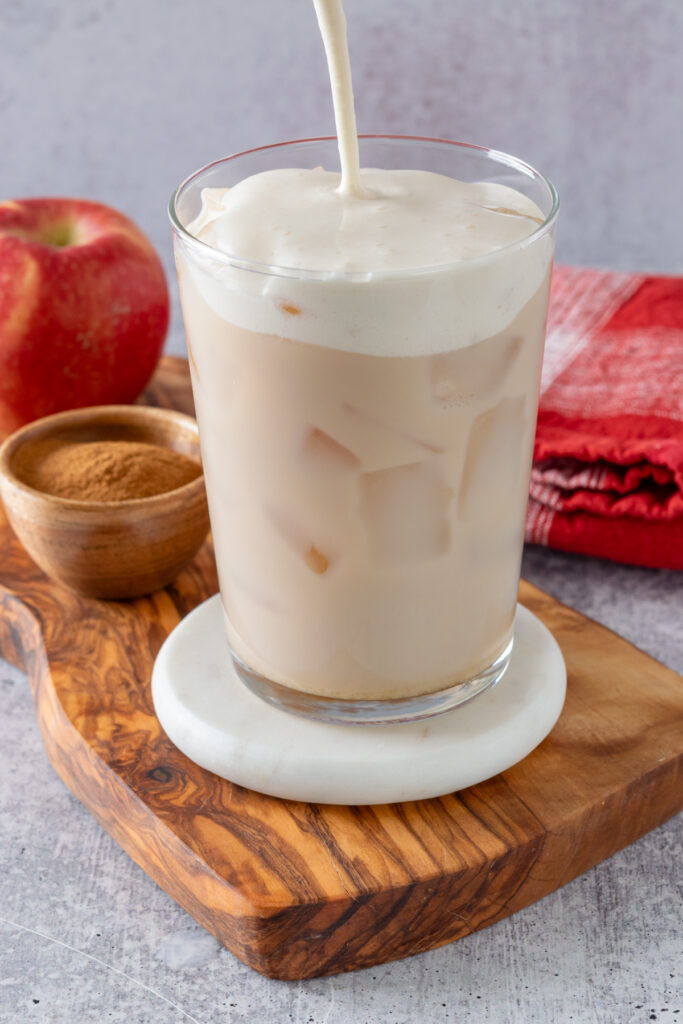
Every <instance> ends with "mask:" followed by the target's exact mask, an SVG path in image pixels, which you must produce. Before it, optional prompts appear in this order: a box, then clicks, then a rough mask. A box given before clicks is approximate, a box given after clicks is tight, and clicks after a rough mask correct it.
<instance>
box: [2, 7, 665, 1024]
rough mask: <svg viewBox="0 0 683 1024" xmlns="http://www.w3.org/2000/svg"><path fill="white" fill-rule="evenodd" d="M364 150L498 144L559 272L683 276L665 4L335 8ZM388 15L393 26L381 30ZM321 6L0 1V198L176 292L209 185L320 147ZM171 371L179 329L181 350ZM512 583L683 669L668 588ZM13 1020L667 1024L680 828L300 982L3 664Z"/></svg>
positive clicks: (559, 563)
mask: <svg viewBox="0 0 683 1024" xmlns="http://www.w3.org/2000/svg"><path fill="white" fill-rule="evenodd" d="M346 8H347V16H348V19H349V25H350V38H351V48H352V61H353V66H354V72H355V84H356V94H357V105H358V121H359V126H360V128H361V130H366V131H371V130H393V131H403V132H415V133H424V134H434V135H446V136H450V137H459V138H462V139H465V140H468V141H474V142H480V143H483V144H486V145H491V146H494V147H497V148H501V149H506V150H508V151H510V152H513V153H515V154H517V155H519V156H521V157H524V158H526V159H527V160H529V161H531V162H532V163H534V164H536V166H538V167H539V168H540V169H541V170H543V171H545V172H546V173H547V174H548V175H549V176H550V177H551V178H553V179H554V180H555V182H556V184H557V185H558V187H559V189H560V191H561V193H562V197H563V207H564V208H563V214H562V221H561V230H560V244H559V257H560V258H561V259H563V260H565V261H567V262H575V263H583V264H593V265H601V266H607V267H614V268H617V267H619V268H632V269H652V270H661V271H663V272H671V273H674V272H682V271H683V243H682V242H681V237H682V235H683V232H682V228H683V199H682V196H683V190H681V189H680V182H679V178H680V173H679V171H680V167H681V166H683V133H682V132H681V121H682V113H683V109H682V97H683V60H682V59H681V38H683V4H681V2H680V0H618V2H614V0H516V2H515V3H510V2H508V0H488V2H486V3H480V4H471V3H469V4H466V3H464V2H463V3H459V4H457V3H453V2H451V0H346ZM385 19H387V20H386V22H385ZM324 76H325V69H324V65H323V59H322V54H321V49H320V45H319V41H318V37H317V29H316V27H315V24H314V20H313V17H312V12H311V10H310V0H251V3H247V2H246V0H242V2H239V3H238V2H236V0H197V2H194V3H189V2H188V0H183V2H180V0H166V2H162V0H100V2H99V3H97V2H93V0H87V2H86V0H23V2H22V0H0V137H1V138H2V139H3V147H2V157H1V158H0V196H2V197H3V198H12V197H21V196H26V195H41V194H71V195H79V196H87V197H90V198H93V199H98V200H101V201H103V202H106V203H110V204H111V205H113V206H116V207H119V208H120V209H122V210H124V211H125V212H126V213H128V214H129V215H130V216H131V217H133V219H135V220H136V221H137V222H138V223H139V224H140V225H141V226H142V227H143V228H144V229H145V230H146V231H147V233H148V234H149V235H150V237H151V238H152V240H153V241H154V243H155V244H156V246H157V248H158V249H159V250H160V252H161V254H162V257H163V258H164V261H165V263H166V266H167V269H168V271H169V278H170V281H171V285H172V289H173V294H174V297H175V285H174V282H173V279H172V264H171V248H170V232H169V229H168V226H167V222H166V214H165V206H166V201H167V198H168V195H169V194H170V192H171V190H172V188H173V187H174V186H175V185H176V184H177V183H178V181H179V180H180V179H181V178H183V177H184V176H185V175H186V174H188V173H189V172H190V171H192V170H194V169H195V168H196V167H198V166H199V165H200V164H202V163H205V162H207V161H208V160H211V159H214V158H216V157H218V156H222V155H225V154H226V153H228V152H232V151H235V150H238V149H242V148H247V147H249V146H251V145H258V144H261V143H266V142H271V141H275V140H278V139H283V138H287V137H297V136H303V135H310V134H326V133H329V132H330V131H331V126H332V115H331V110H330V101H329V96H328V92H327V86H326V82H325V77H324ZM169 347H170V349H171V350H173V351H182V348H183V335H182V328H181V326H180V320H179V317H178V316H177V312H176V316H175V319H174V322H173V327H172V331H171V335H170V339H169ZM524 572H525V575H526V577H527V578H529V579H530V580H531V581H532V582H534V583H537V584H538V585H539V586H542V587H544V588H545V589H547V590H549V591H550V592H551V593H554V594H555V595H556V596H558V597H560V598H561V599H563V600H565V601H566V602H567V603H569V604H571V605H573V606H574V607H577V608H579V609H581V610H583V611H585V612H587V613H588V614H590V615H592V616H594V617H595V618H597V619H599V620H601V621H603V622H605V623H606V624H607V625H609V626H611V627H612V628H613V629H615V630H616V631H617V632H620V633H622V634H624V635H625V636H627V637H628V638H630V639H631V640H633V641H634V642H635V643H637V644H638V645H639V646H641V647H644V648H645V649H646V650H649V651H650V652H651V653H652V654H654V655H655V656H657V657H659V658H660V659H661V660H663V661H664V662H665V663H667V664H669V665H671V666H672V667H674V668H677V669H678V670H679V671H681V670H683V639H682V638H681V631H680V620H681V615H680V609H681V607H682V606H683V574H673V573H664V572H650V571H647V570H638V569H632V568H628V567H624V566H614V565H610V564H608V563H603V562H599V561H596V560H592V559H582V558H573V557H569V556H566V555H562V554H560V553H558V552H552V551H543V550H541V549H537V548H536V549H535V548H530V549H529V550H528V551H527V553H526V556H525V564H524ZM0 693H2V701H3V703H2V712H3V726H2V739H1V742H0V1021H2V1022H3V1024H4V1022H5V1021H8V1022H12V1024H15V1022H17V1024H23V1022H25V1021H34V1020H35V1021H41V1022H49V1024H81V1022H97V1024H101V1022H104V1021H112V1022H116V1021H120V1022H124V1021H125V1022H127V1024H157V1022H158V1024H175V1022H176V1021H177V1022H179V1024H180V1022H184V1021H188V1020H190V1021H195V1022H196V1024H218V1022H226V1024H247V1022H249V1024H289V1022H292V1024H385V1022H394V1024H414V1022H418V1021H420V1022H424V1024H431V1022H447V1021H458V1022H460V1024H570V1022H578V1024H641V1022H646V1021H650V1020H659V1021H665V1022H669V1024H675V1021H677V1020H680V1019H681V1016H680V1015H679V1014H683V986H682V982H681V968H680V964H681V932H680V921H681V898H680V897H681V891H680V880H681V879H680V868H679V865H680V862H681V852H682V849H683V846H682V844H683V822H682V821H681V819H680V818H679V819H677V820H675V821H673V822H670V823H669V824H667V825H665V826H663V827H662V828H660V829H658V830H656V831H655V832H653V833H651V834H650V835H649V836H646V837H645V838H644V839H642V840H641V841H640V842H638V843H635V844H634V845H633V846H631V847H630V848H628V849H627V850H624V851H622V852H621V853H620V854H618V855H617V856H615V857H613V858H612V859H611V860H609V861H607V862H606V863H604V864H602V865H600V866H598V867H597V868H596V869H594V870H593V871H591V872H588V873H587V874H586V875H584V876H582V877H581V878H579V879H577V880H576V881H575V882H573V883H571V884H570V885H568V886H565V887H564V888H563V889H562V890H560V891H559V892H557V893H555V894H553V895H551V896H549V897H547V898H546V899H545V900H542V901H541V902H540V903H538V904H536V905H534V906H533V907H530V908H528V909H526V910H525V911H523V912H521V913H520V914H517V915H516V916H514V917H512V918H509V919H508V920H506V921H502V922H500V923H499V924H497V925H495V926H493V927H492V928H489V929H487V930H485V931H483V932H480V933H478V934H476V935H473V936H470V937H469V938H467V939H464V940H462V941H460V942H458V943H456V944H455V945H452V946H447V947H445V948H443V949H441V950H435V951H433V952H430V953H426V954H424V955H422V956H419V957H414V958H412V959H410V960H406V961H403V962H400V963H396V964H389V965H385V966H384V967H379V968H375V969H372V970H368V971H361V972H357V973H355V974H351V975H345V976H341V977H337V978H332V979H324V980H318V981H311V982H302V983H298V984H296V983H282V982H272V981H266V980H264V979H263V978H261V977H260V976H258V975H256V974H254V973H253V972H251V971H250V970H249V969H248V968H246V967H244V966H243V965H242V964H241V963H239V961H237V960H236V959H235V958H234V957H232V956H231V955H230V954H229V953H228V952H227V951H226V950H224V949H222V948H221V947H219V946H218V944H217V943H216V942H214V940H213V939H212V938H211V937H210V936H208V935H207V933H206V932H204V931H203V930H202V929H200V928H199V927H198V926H196V925H195V924H194V923H193V922H192V920H191V919H190V918H189V917H188V916H187V915H186V914H185V913H184V912H183V911H182V910H180V908H179V907H177V906H176V905H175V904H174V903H173V902H172V901H171V900H170V899H169V898H168V897H167V896H166V895H165V894H164V893H163V892H161V890H159V889H158V888H157V887H156V886H155V885H154V884H153V883H152V882H151V881H150V880H149V879H148V878H147V877H146V876H145V875H144V874H143V872H142V871H140V869H138V868H137V867H136V866H135V865H134V864H133V863H132V862H131V861H130V860H129V859H128V857H127V856H126V855H125V854H123V853H122V852H121V851H120V850H119V849H118V847H117V846H116V845H115V844H114V842H113V841H112V840H111V839H110V838H109V836H108V835H107V834H106V833H105V832H104V831H103V830H102V829H100V828H99V826H98V825H97V824H96V823H95V821H94V820H93V819H92V818H90V816H89V815H88V814H87V813H86V812H85V810H84V809H83V808H82V807H81V806H80V805H79V804H78V803H77V801H76V800H75V799H74V798H73V797H72V796H71V794H70V793H69V792H68V791H67V790H66V789H65V787H64V786H63V785H62V783H61V782H60V781H59V780H58V779H57V777H56V776H55V774H54V772H53V771H52V769H51V768H50V766H49V764H48V762H47V759H46V756H45V754H44V752H43V749H42V746H41V743H40V739H39V736H38V731H37V727H36V725H35V719H34V715H33V708H32V704H31V699H30V694H29V691H28V686H27V683H26V680H25V677H24V676H23V675H22V674H21V673H20V672H17V671H16V670H13V669H11V668H10V667H9V666H7V665H5V664H4V663H2V662H0Z"/></svg>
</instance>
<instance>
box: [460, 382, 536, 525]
mask: <svg viewBox="0 0 683 1024" xmlns="http://www.w3.org/2000/svg"><path fill="white" fill-rule="evenodd" d="M525 406H526V401H525V399H524V398H523V397H520V398H503V399H501V401H500V402H499V403H498V404H497V405H496V406H494V407H493V408H492V409H488V410H487V411H486V412H483V413H481V414H480V415H479V416H477V418H476V419H475V421H474V423H473V424H472V427H471V429H470V435H469V438H468V441H467V451H466V453H465V464H464V467H463V472H462V478H461V481H460V493H459V497H458V518H459V519H460V520H462V521H464V522H474V521H476V520H477V519H481V518H490V517H491V515H492V514H493V515H495V514H496V513H498V514H500V511H501V503H503V502H506V501H509V496H510V493H511V492H515V493H516V492H517V491H518V490H519V483H520V474H521V472H522V471H523V470H525V469H526V465H525V459H526V455H527V452H526V448H525V444H524V441H525V434H526V432H527V418H526V410H525Z"/></svg>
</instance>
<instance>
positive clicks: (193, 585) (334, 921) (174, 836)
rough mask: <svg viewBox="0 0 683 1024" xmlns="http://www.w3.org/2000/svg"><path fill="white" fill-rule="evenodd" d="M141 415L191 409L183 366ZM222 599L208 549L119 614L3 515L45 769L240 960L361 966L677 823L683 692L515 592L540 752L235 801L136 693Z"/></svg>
mask: <svg viewBox="0 0 683 1024" xmlns="http://www.w3.org/2000/svg"><path fill="white" fill-rule="evenodd" d="M146 397H147V400H148V401H150V402H153V403H155V404H160V405H164V406H173V407H174V408H179V409H182V410H184V411H191V407H192V400H191V396H190V386H189V379H188V372H187V364H186V363H185V362H184V361H183V360H179V359H170V358H166V359H164V360H163V361H162V363H161V365H160V368H159V371H158V373H157V375H156V377H155V379H154V381H153V384H152V385H151V387H150V388H149V389H148V392H147V396H146ZM216 589H217V586H216V576H215V568H214V564H213V554H212V550H211V547H210V543H209V542H207V543H206V544H205V545H204V547H203V548H202V550H201V551H200V553H199V555H198V557H197V558H196V560H195V562H194V563H193V564H192V565H191V566H190V567H189V569H187V570H186V571H185V572H183V573H182V575H181V576H180V577H179V578H178V580H177V581H176V583H175V585H174V586H171V587H168V588H167V589H166V590H163V591H159V592H158V593H155V594H152V595H150V596H149V597H145V598H141V599H138V600H135V601H130V602H98V601H95V600H87V599H83V598H79V597H76V596H75V595H74V594H72V593H71V592H69V591H68V590H65V589H64V588H63V587H61V586H60V585H59V584H57V583H53V582H52V581H50V580H49V579H47V578H46V577H45V576H44V575H43V574H42V573H41V571H40V570H39V569H37V568H36V567H35V566H34V565H33V564H32V562H31V561H30V560H29V558H28V556H27V555H26V554H25V552H24V551H23V549H22V548H21V546H20V545H19V543H18V541H17V540H16V539H15V538H14V536H13V534H12V532H11V530H10V528H9V526H8V524H7V522H6V520H5V519H4V515H3V514H2V513H1V512H0V604H1V608H2V611H1V613H0V651H1V652H2V654H3V655H4V656H5V658H8V659H9V660H10V661H12V662H14V663H15V664H17V665H21V666H25V667H26V669H27V671H28V674H29V678H30V682H31V687H32V689H33V695H34V698H35V704H36V711H37V716H38V723H39V726H40V731H41V733H42V737H43V742H44V744H45V747H46V750H47V753H48V756H49V758H50V760H51V762H52V764H53V765H54V767H55V769H56V770H57V772H58V774H59V775H60V776H61V778H62V779H63V780H64V782H65V783H66V785H67V786H68V787H69V788H70V789H71V790H72V791H73V793H75V795H76V796H77V797H78V798H79V799H80V800H81V801H82V802H83V804H84V805H85V806H86V807H87V809H88V810H89V811H90V812H91V814H93V815H94V817H95V818H96V819H97V821H99V822H100V824H101V825H102V826H103V827H104V828H105V829H107V831H108V832H109V833H110V834H111V835H112V836H113V837H114V839H115V840H116V841H117V842H118V843H119V844H120V845H121V846H122V847H123V849H124V850H126V851H127V852H128V853H129V854H130V856H131V857H132V858H133V859H134V860H135V861H136V862H137V863H138V864H139V865H140V866H141V867H142V868H143V869H144V870H145V871H146V872H147V873H148V874H149V875H150V876H151V877H152V878H153V879H154V880H155V881H156V882H157V883H158V884H159V885H160V886H161V887H162V888H163V889H165V890H166V892H168V893H169V894H170V895H171V896H172V897H173V898H174V899H175V900H177V901H178V903H180V904H181V906H183V907H185V909H186V910H187V911H188V912H189V913H190V914H191V915H192V916H193V917H194V918H196V919H197V921H199V922H200V923H201V924H202V925H204V926H205V927H206V928H207V929H208V930H209V931H210V932H212V933H213V934H214V935H215V936H216V937H217V938H218V939H220V941H221V942H222V943H224V944H225V945H226V946H227V947H228V949H230V950H232V952H233V953H235V955H236V956H238V957H240V959H242V960H243V961H244V962H245V963H247V964H249V965H250V966H251V967H253V968H255V969H256V970H257V971H261V972H262V973H263V974H266V975H269V976H271V977H275V978H291V979H293V978H308V977H313V976H316V975H322V974H333V973H335V972H339V971H348V970H353V969H354V968H358V967H367V966H370V965H372V964H376V963H380V962H383V961H386V960H392V959H397V958H399V957H404V956H408V955H410V954H412V953H418V952H421V951H423V950H427V949H431V948H433V947H434V946H440V945H442V944H444V943H447V942H452V941H453V940H454V939H458V938H460V937H461V936H463V935H467V934H468V933H469V932H472V931H474V930H475V929H478V928H483V927H485V926H486V925H488V924H492V923H493V922H494V921H499V920H500V919H501V918H503V917H505V916H506V915H508V914H512V913H514V912H515V911H517V910H521V909H522V908H523V907H525V906H527V905H528V904H529V903H532V902H533V901H534V900H537V899H540V898H541V897H542V896H545V895H546V894H547V893H549V892H552V891H553V890H554V889H557V888H558V887H559V886H561V885H564V884H565V882H568V881H569V880H570V879H572V878H575V877H576V876H577V875H579V874H581V873H582V872H583V871H586V870H587V869H588V868H590V867H592V865H594V864H596V863H598V861H601V860H603V859H604V858H605V857H609V856H610V855H611V854H613V853H614V852H615V851H617V850H619V849H621V847H623V846H626V845H627V844H628V843H631V842H633V841H634V840H635V839H637V838H638V837H639V836H642V835H643V834H644V833H645V832H647V831H648V830H649V829H652V828H654V827H655V826H656V825H659V824H660V823H661V822H663V821H666V819H667V818H669V817H670V816H671V815H673V814H674V813H675V812H676V811H678V810H679V809H680V808H681V807H682V806H683V785H681V761H682V753H683V726H682V719H683V685H682V682H681V679H680V677H679V676H678V675H676V673H674V672H672V671H670V670H669V669H667V668H665V667H664V666H662V665H660V664H659V663H658V662H657V661H655V660H654V659H652V658H650V657H649V656H647V655H646V654H644V653H642V652H641V651H639V650H637V649H636V648H634V647H632V646H631V645H630V644H628V643H627V642H626V641H625V640H623V639H621V638H620V637H618V636H616V635H615V634H614V633H611V632H610V631H609V630H607V629H604V628H603V627H602V626H599V625H597V624H596V623H594V622H592V621H590V620H589V619H587V618H585V617H584V616H583V615H580V614H579V613H578V612H575V611H572V610H571V609H569V608H567V607H565V606H563V605H561V604H559V603H558V602H557V601H555V600H554V599H553V598H551V597H549V596H548V595H547V594H543V593H542V592H541V591H539V590H536V589H535V588H534V587H532V586H530V585H529V584H527V583H524V582H523V583H522V585H521V588H520V598H521V600H522V601H523V603H524V604H526V605H527V606H528V607H529V608H530V609H531V610H532V611H533V612H534V613H535V614H536V615H538V616H539V618H540V619H542V621H543V622H544V623H545V624H546V625H547V626H548V627H549V628H550V629H551V630H552V632H553V633H554V635H555V637H556V639H557V640H558V642H559V644H560V647H561V648H562V651H563V653H564V657H565V659H566V662H567V669H568V692H567V702H566V706H565V710H564V712H563V714H562V716H561V718H560V721H559V723H558V724H557V726H556V727H555V729H554V730H553V732H552V733H551V734H550V736H549V737H548V738H547V739H546V740H545V741H544V742H543V743H542V744H541V746H540V747H538V748H537V749H536V750H535V751H534V752H533V753H532V754H530V755H529V757H527V758H525V759H524V760H523V761H522V762H521V763H520V764H517V765H516V766H515V767H513V768H510V769H509V770H508V771H506V772H503V773H502V774H501V775H498V776H497V777H496V778H493V779H490V780H489V781H488V782H484V783H481V784H480V785H478V786H473V787H472V788H470V789H467V790H464V791H462V792H459V793H455V794H452V795H449V796H446V797H441V798H440V799H435V800H424V801H420V802H416V803H406V804H392V805H385V806H375V807H336V806H331V805H311V804H302V803H295V802H288V801H284V800H278V799H275V798H273V797H268V796H262V795H260V794H258V793H254V792H251V791H249V790H246V789H242V788H240V787H239V786H235V785H233V784H232V783H230V782H225V781H224V780H223V779H220V778H218V777H217V776H215V775H212V774H211V773H210V772H207V771H204V770H203V769H202V768H199V767H197V766H196V765H195V764H193V763H192V762H191V761H189V760H188V759H187V758H186V757H185V756H184V755H183V754H181V753H180V752H179V751H178V750H177V749H176V748H175V747H174V746H173V745H172V744H171V742H170V741H169V740H168V739H167V738H166V736H165V734H164V733H163V732H162V730H161V727H160V725H159V722H158V721H157V719H156V717H155V715H154V711H153V707H152V699H151V694H150V674H151V670H152V664H153V661H154V657H155V655H156V653H157V651H158V650H159V647H160V646H161V643H162V642H163V640H164V639H165V637H166V636H167V635H168V633H169V632H170V630H172V629H173V627H174V626H175V625H176V623H177V622H179V621H180V619H181V618H182V617H183V616H184V615H186V614H187V613H188V612H189V611H190V610H191V609H192V608H194V607H195V605H197V604H198V603H199V602H200V601H203V600H204V599H205V598H206V597H208V596H209V595H211V594H213V593H214V592H215V591H216Z"/></svg>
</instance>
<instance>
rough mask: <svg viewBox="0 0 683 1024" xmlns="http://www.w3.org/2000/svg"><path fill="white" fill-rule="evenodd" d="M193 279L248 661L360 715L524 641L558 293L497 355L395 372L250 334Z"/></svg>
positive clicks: (221, 560)
mask: <svg viewBox="0 0 683 1024" xmlns="http://www.w3.org/2000/svg"><path fill="white" fill-rule="evenodd" d="M180 280H181V288H182V301H183V310H184V315H185V319H186V323H187V325H188V339H189V345H190V351H191V353H192V376H193V387H194V394H195V400H196V405H197V416H198V419H199V426H200V434H201V438H202V452H203V458H204V468H205V474H206V479H207V486H208V490H209V497H210V502H211V512H212V523H213V536H214V542H215V548H216V557H217V563H218V569H219V575H220V585H221V593H222V595H223V601H224V606H225V611H226V619H227V623H228V630H229V639H230V644H231V647H232V649H233V651H234V652H235V653H236V654H237V655H238V657H239V658H240V660H241V661H242V662H243V663H245V664H246V665H247V666H248V667H249V668H251V669H253V670H255V671H256V672H258V673H259V674H261V675H262V676H264V677H266V678H267V679H270V680H274V681H275V682H278V683H281V684H284V685H286V686H289V687H295V688H297V689H303V690H307V691H310V692H311V693H315V694H321V695H324V696H331V697H332V696H333V697H338V698H361V699H368V698H397V697H407V696H411V695H414V694H421V693H425V692H428V691H434V690H440V689H443V688H445V687H449V686H451V685H452V684H453V683H456V682H461V681H464V680H467V679H470V678H471V677H473V676H476V675H477V674H478V673H480V672H481V671H482V670H484V669H486V668H487V667H488V666H490V665H491V663H492V662H494V661H495V660H496V659H497V658H498V657H499V656H500V655H501V654H502V652H503V651H504V650H505V648H506V646H507V645H508V643H509V641H510V638H511V630H512V621H513V615H514V610H515V603H516V592H517V579H518V573H519V559H520V552H521V544H522V533H521V531H522V523H523V514H524V508H525V505H526V494H527V486H528V465H529V461H530V454H531V444H532V440H533V432H534V423H535V417H536V391H537V373H538V366H539V362H540V353H541V348H542V343H543V327H544V320H545V309H546V287H545V282H544V283H543V284H542V286H541V287H540V288H539V290H538V291H537V292H536V293H535V294H534V295H533V296H532V297H531V298H530V300H529V301H528V302H527V303H526V304H525V306H524V308H523V309H522V310H521V311H520V313H519V314H518V316H516V317H515V319H514V320H513V321H512V322H511V323H510V324H509V326H508V327H507V328H506V329H505V330H504V331H502V332H501V333H499V334H497V335H495V336H494V337H491V338H487V339H484V340H481V341H478V342H477V343H476V344H474V345H471V346H468V347H466V348H458V349H454V350H453V351H451V352H444V353H441V354H437V355H430V356H415V357H410V356H406V357H382V356H371V355H359V354H356V353H353V352H344V351H339V350H336V349H334V348H327V347H322V346H318V345H312V344H308V343H303V342H299V341H292V340H289V339H287V338H284V337H276V336H274V335H266V334H260V333H254V332H252V331H249V330H245V329H243V328H239V327H236V326H235V325H233V324H230V323H228V322H226V321H225V320H221V319H220V318H219V317H218V316H217V315H216V313H215V312H214V311H213V310H212V309H211V307H210V306H209V305H208V304H207V302H206V301H205V299H204V298H203V297H202V295H201V294H200V292H199V291H198V289H197V287H196V286H195V284H194V283H193V279H192V274H191V272H190V270H189V268H186V267H183V263H182V257H181V261H180ZM289 315H290V316H291V317H292V318H294V317H296V316H297V315H299V314H297V312H296V311H295V309H293V308H292V310H291V311H290V313H289Z"/></svg>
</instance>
